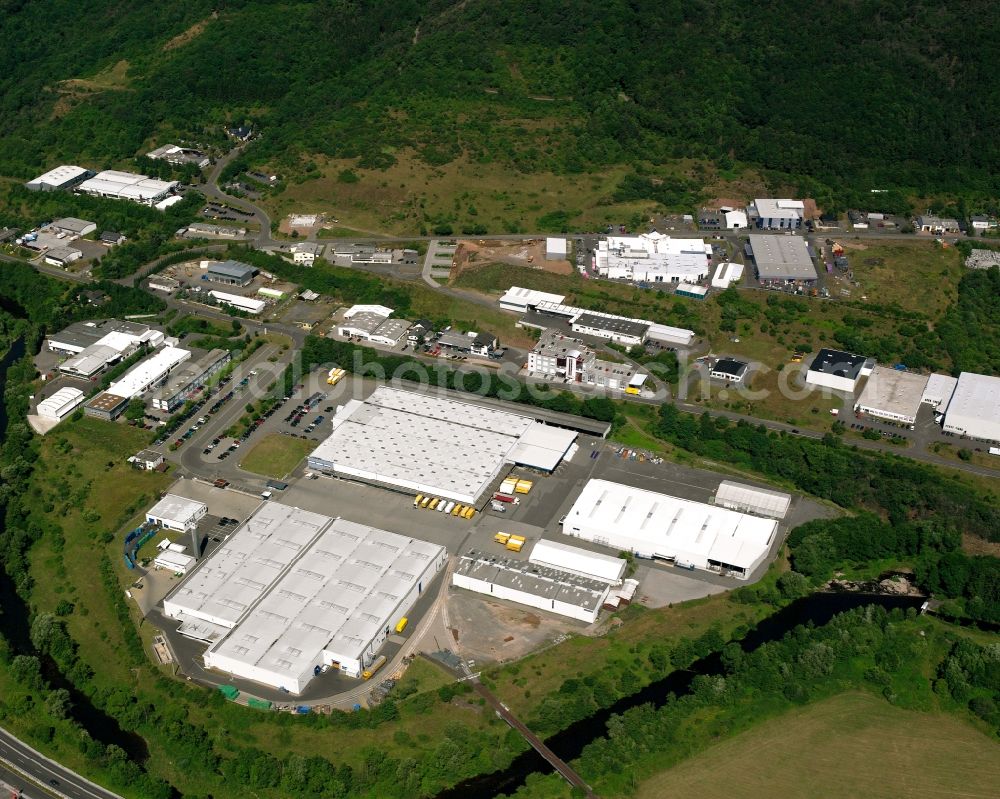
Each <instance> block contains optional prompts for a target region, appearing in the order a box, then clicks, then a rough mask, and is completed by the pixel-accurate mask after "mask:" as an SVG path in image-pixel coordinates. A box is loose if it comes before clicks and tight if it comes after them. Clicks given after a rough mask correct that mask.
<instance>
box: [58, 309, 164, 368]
mask: <svg viewBox="0 0 1000 799" xmlns="http://www.w3.org/2000/svg"><path fill="white" fill-rule="evenodd" d="M47 341H48V348H49V350H51V351H52V352H58V353H60V354H63V355H69V356H70V357H69V358H67V359H66V360H65V361H63V362H62V363H61V364H59V371H60V372H63V373H64V374H68V375H73V376H75V377H86V378H89V377H93V376H94V375H95V374H97V373H98V372H101V371H103V370H104V369H106V368H107V367H108V366H109V365H111V364H113V363H117V362H118V361H120V360H121V359H123V358H127V357H128V356H129V355H131V354H132V353H134V352H135V351H136V350H138V349H139V347H140V346H142V345H143V344H145V345H147V346H149V347H158V346H159V345H160V344H162V343H163V341H164V335H163V332H162V331H160V330H156V329H154V328H151V327H150V326H149V325H143V324H138V323H136V322H122V321H120V320H118V319H106V320H103V321H96V322H76V323H74V324H72V325H70V326H69V327H67V328H66V329H64V330H61V331H60V332H58V333H53V334H51V335H49V337H48V339H47Z"/></svg>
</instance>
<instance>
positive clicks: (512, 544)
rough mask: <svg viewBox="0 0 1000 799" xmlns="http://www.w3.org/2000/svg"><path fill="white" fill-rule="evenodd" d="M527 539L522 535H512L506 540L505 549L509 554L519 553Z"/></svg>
mask: <svg viewBox="0 0 1000 799" xmlns="http://www.w3.org/2000/svg"><path fill="white" fill-rule="evenodd" d="M525 541H527V539H526V538H525V537H524V536H523V535H512V536H510V537H509V538H508V539H507V549H509V550H510V551H511V552H520V551H521V548H522V547H523V546H524V544H525Z"/></svg>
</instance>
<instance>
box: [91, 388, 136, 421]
mask: <svg viewBox="0 0 1000 799" xmlns="http://www.w3.org/2000/svg"><path fill="white" fill-rule="evenodd" d="M128 401H129V398H128V397H123V396H121V395H119V394H112V393H111V392H110V391H102V392H101V393H100V394H98V395H97V396H96V397H94V398H93V399H91V400H90V401H89V402H87V404H86V405H84V406H83V412H84V413H85V414H86V415H87V416H91V417H93V418H95V419H103V420H104V421H106V422H112V421H114V420H115V419H117V418H118V417H119V416H121V415H122V413H123V412H124V411H125V407H126V406H127V405H128Z"/></svg>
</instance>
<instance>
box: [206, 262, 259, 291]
mask: <svg viewBox="0 0 1000 799" xmlns="http://www.w3.org/2000/svg"><path fill="white" fill-rule="evenodd" d="M258 271H260V270H258V269H257V267H255V266H250V264H244V263H242V262H240V261H233V260H229V261H216V262H214V263H211V264H209V266H208V269H207V270H206V272H205V278H206V280H210V281H212V282H213V283H224V284H226V285H227V286H249V285H250V283H251V282H253V279H254V278H255V277H256V276H257V272H258Z"/></svg>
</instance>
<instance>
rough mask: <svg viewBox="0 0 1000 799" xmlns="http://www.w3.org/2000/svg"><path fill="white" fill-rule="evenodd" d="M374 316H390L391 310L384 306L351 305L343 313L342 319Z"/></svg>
mask: <svg viewBox="0 0 1000 799" xmlns="http://www.w3.org/2000/svg"><path fill="white" fill-rule="evenodd" d="M362 313H363V314H375V315H376V316H392V313H393V311H392V308H387V307H386V306H384V305H352V306H351V307H350V308H348V309H347V310H346V311H344V318H345V319H350V318H351V317H352V316H357V315H358V314H362Z"/></svg>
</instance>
